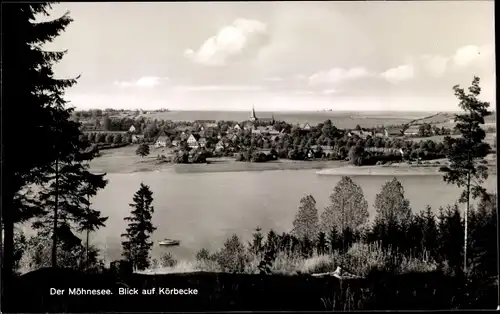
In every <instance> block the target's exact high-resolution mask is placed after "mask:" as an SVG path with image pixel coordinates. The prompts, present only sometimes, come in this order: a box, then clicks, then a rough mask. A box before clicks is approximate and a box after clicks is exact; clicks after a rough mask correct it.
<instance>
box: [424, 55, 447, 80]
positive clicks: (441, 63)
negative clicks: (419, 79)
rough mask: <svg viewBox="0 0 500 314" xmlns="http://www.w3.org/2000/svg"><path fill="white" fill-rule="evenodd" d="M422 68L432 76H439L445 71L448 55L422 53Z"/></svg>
mask: <svg viewBox="0 0 500 314" xmlns="http://www.w3.org/2000/svg"><path fill="white" fill-rule="evenodd" d="M421 60H422V62H423V67H424V70H425V71H426V72H427V73H428V74H429V75H431V76H433V77H436V78H437V77H441V76H443V75H444V73H445V72H446V68H447V65H448V62H449V61H450V58H449V57H443V56H439V55H436V56H431V55H424V56H422V58H421Z"/></svg>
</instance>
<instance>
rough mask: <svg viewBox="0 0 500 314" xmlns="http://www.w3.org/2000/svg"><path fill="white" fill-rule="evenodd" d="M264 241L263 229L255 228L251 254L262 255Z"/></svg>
mask: <svg viewBox="0 0 500 314" xmlns="http://www.w3.org/2000/svg"><path fill="white" fill-rule="evenodd" d="M263 239H264V236H263V235H262V229H261V228H260V227H257V228H255V232H254V233H253V241H252V243H250V252H252V253H253V254H256V255H257V254H260V253H261V252H262V250H263V247H264V245H263Z"/></svg>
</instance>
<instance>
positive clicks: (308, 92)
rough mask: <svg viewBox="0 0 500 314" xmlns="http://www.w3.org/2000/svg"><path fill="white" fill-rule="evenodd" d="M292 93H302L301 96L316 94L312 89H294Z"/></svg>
mask: <svg viewBox="0 0 500 314" xmlns="http://www.w3.org/2000/svg"><path fill="white" fill-rule="evenodd" d="M293 93H294V94H295V95H302V96H306V95H314V94H316V93H315V92H314V91H311V90H295V91H293Z"/></svg>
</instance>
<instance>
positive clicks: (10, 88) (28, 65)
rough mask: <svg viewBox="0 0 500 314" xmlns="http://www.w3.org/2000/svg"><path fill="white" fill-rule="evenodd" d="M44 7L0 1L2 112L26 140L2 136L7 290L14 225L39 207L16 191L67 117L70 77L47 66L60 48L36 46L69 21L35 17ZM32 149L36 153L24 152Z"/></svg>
mask: <svg viewBox="0 0 500 314" xmlns="http://www.w3.org/2000/svg"><path fill="white" fill-rule="evenodd" d="M50 9H51V7H50V4H49V3H9V4H6V5H2V29H3V31H2V44H3V45H4V46H5V47H9V49H5V50H3V52H2V76H3V77H4V78H7V77H8V79H4V80H3V81H2V117H3V114H5V116H8V117H23V132H26V134H30V144H29V145H26V143H25V142H23V141H19V139H18V138H16V136H5V135H4V136H3V137H2V146H3V147H2V179H3V180H4V182H9V184H4V185H3V186H2V224H3V231H4V237H3V256H2V268H3V276H2V284H3V285H2V292H5V291H8V290H9V288H8V285H9V283H10V279H11V275H12V271H13V264H14V261H13V257H14V256H13V255H14V225H15V224H16V223H20V222H24V221H26V220H28V219H30V218H32V217H33V216H34V215H35V214H36V209H37V208H39V207H37V206H27V203H28V202H27V201H28V200H26V199H25V197H26V194H24V193H20V192H21V191H25V189H26V188H27V187H28V186H29V185H31V184H34V183H35V184H36V183H38V182H40V180H42V179H43V178H44V177H45V169H46V167H49V166H51V165H53V162H54V160H55V159H56V154H55V151H54V150H53V149H52V148H53V146H54V143H55V141H56V139H55V137H54V136H53V134H54V132H55V133H59V131H60V130H59V129H58V128H55V125H58V124H59V123H60V122H61V121H65V120H69V118H70V116H71V110H68V109H66V108H65V106H66V102H65V101H64V99H63V95H64V90H65V89H66V88H68V87H71V86H72V85H73V84H75V83H76V80H75V79H61V80H60V79H57V78H55V77H54V74H53V71H52V67H53V66H54V65H55V64H56V63H58V62H59V61H60V60H61V59H62V58H63V56H64V55H65V51H59V52H54V51H44V50H42V48H41V47H43V46H44V45H45V44H47V43H49V42H52V41H53V40H54V39H56V38H57V37H58V36H59V35H60V33H62V32H63V31H64V30H65V28H66V26H67V25H68V24H69V23H70V22H71V21H72V20H71V18H70V17H69V15H68V14H65V15H63V16H62V17H59V18H56V19H54V20H51V21H46V22H35V20H36V19H37V17H38V16H39V15H45V16H48V15H49V13H48V12H49V10H50ZM2 121H3V125H2V126H3V129H4V130H9V129H11V128H10V127H9V126H8V123H10V122H9V121H8V120H7V119H5V118H4V119H2ZM75 129H78V124H77V123H74V125H72V126H71V130H70V133H71V134H76V131H74V130H75ZM77 138H78V136H77ZM57 139H58V138H57ZM58 151H60V149H58ZM33 152H36V158H35V157H34V158H27V157H26V156H31V155H32V154H33ZM8 299H10V298H3V300H8ZM4 305H5V304H4ZM3 309H4V310H6V309H5V308H3Z"/></svg>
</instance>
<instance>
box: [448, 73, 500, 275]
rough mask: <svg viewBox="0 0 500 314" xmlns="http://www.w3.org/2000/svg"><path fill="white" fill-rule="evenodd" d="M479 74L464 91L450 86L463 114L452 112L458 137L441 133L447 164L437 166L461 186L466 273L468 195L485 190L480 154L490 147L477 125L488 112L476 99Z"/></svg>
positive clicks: (483, 154) (484, 166)
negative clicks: (440, 166) (445, 148)
mask: <svg viewBox="0 0 500 314" xmlns="http://www.w3.org/2000/svg"><path fill="white" fill-rule="evenodd" d="M479 81H480V80H479V77H474V79H473V80H472V84H471V86H470V87H469V88H468V90H469V92H468V93H466V92H465V91H464V89H463V88H460V86H459V85H455V86H453V91H454V92H455V96H456V97H457V98H458V100H459V101H460V102H459V104H458V105H459V107H460V108H461V109H462V110H463V111H465V113H463V114H457V115H455V122H457V125H456V126H455V129H456V130H458V131H459V133H460V135H461V136H460V137H459V138H451V137H449V136H448V137H445V141H444V144H445V146H446V147H448V150H447V152H446V157H447V159H448V161H449V166H447V167H443V168H441V170H442V171H443V172H444V173H445V175H444V176H443V180H444V181H445V182H446V183H449V184H455V185H456V186H458V187H459V188H463V189H464V190H463V192H462V194H461V196H460V203H464V204H465V213H464V220H465V223H464V228H465V231H464V237H465V238H464V265H463V267H464V272H465V273H467V247H468V244H467V242H468V241H467V237H468V233H469V231H468V225H467V219H468V216H469V209H470V201H471V198H472V199H475V198H477V197H478V196H480V195H484V194H485V193H486V190H485V189H484V188H483V187H482V183H483V182H484V180H486V179H487V178H488V167H487V166H486V165H485V163H486V161H485V160H484V157H485V156H486V155H487V154H488V153H489V151H490V149H491V147H490V146H489V144H487V143H485V142H483V141H484V138H485V137H486V133H485V131H484V129H483V128H482V127H481V125H483V124H484V118H485V117H487V116H489V115H490V114H491V112H490V111H488V108H489V106H490V104H489V103H488V102H484V101H480V100H479V99H478V97H479V94H480V93H481V88H480V87H479Z"/></svg>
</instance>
